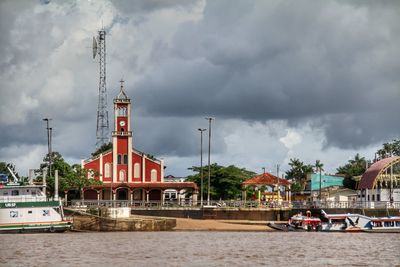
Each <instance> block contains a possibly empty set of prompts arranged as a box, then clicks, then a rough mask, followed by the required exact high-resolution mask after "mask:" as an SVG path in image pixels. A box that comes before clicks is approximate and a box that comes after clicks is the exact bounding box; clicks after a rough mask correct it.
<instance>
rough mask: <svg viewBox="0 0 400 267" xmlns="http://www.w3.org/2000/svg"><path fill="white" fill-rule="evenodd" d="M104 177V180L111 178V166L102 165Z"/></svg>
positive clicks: (108, 164)
mask: <svg viewBox="0 0 400 267" xmlns="http://www.w3.org/2000/svg"><path fill="white" fill-rule="evenodd" d="M104 177H105V178H110V177H111V164H110V163H109V162H107V163H106V164H105V165H104Z"/></svg>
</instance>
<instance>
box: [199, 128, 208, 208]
mask: <svg viewBox="0 0 400 267" xmlns="http://www.w3.org/2000/svg"><path fill="white" fill-rule="evenodd" d="M198 130H199V131H200V179H201V186H200V191H201V197H200V204H201V207H203V184H204V183H203V132H204V131H206V130H207V129H201V128H199V129H198Z"/></svg>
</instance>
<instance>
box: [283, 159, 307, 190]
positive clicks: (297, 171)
mask: <svg viewBox="0 0 400 267" xmlns="http://www.w3.org/2000/svg"><path fill="white" fill-rule="evenodd" d="M289 166H290V169H289V170H288V171H286V179H292V180H293V181H294V183H293V186H292V191H293V192H296V191H295V189H296V190H298V189H300V190H298V191H301V190H304V189H305V186H306V181H307V174H308V173H312V172H313V166H312V165H310V164H307V165H306V164H304V163H303V162H302V161H300V160H299V159H297V158H294V159H290V162H289ZM296 184H297V185H298V186H296ZM293 188H294V189H293Z"/></svg>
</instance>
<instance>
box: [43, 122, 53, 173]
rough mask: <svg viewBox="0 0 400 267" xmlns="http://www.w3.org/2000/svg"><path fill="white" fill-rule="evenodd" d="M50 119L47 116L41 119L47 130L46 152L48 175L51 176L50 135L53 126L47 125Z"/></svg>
mask: <svg viewBox="0 0 400 267" xmlns="http://www.w3.org/2000/svg"><path fill="white" fill-rule="evenodd" d="M51 120H52V119H49V118H44V119H43V121H45V122H46V130H47V154H48V155H49V176H51V163H52V155H51V154H52V150H51V139H52V138H51V137H52V130H53V128H51V127H49V124H50V121H51Z"/></svg>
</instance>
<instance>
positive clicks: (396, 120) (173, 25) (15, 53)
mask: <svg viewBox="0 0 400 267" xmlns="http://www.w3.org/2000/svg"><path fill="white" fill-rule="evenodd" d="M398 14H400V1H396V0H393V1H372V0H371V1H368V0H365V1H361V0H359V1H357V0H354V1H342V0H336V1H335V0H333V1H314V0H287V1H278V0H271V1H264V0H246V1H245V0H237V1H231V0H213V1H206V0H199V1H188V0H163V1H161V0H160V1H157V0H147V1H129V0H119V1H117V0H115V1H107V0H96V1H89V0H88V1H84V0H82V1H73V0H69V1H52V0H42V1H34V0H32V1H24V0H18V1H13V0H2V1H0V33H1V38H0V161H6V162H10V163H13V164H15V165H16V167H17V170H18V172H19V173H20V174H21V175H27V174H28V169H32V168H38V166H39V164H40V162H42V160H43V157H44V156H45V154H46V152H47V134H46V129H45V128H46V125H45V123H44V121H43V120H42V119H43V118H51V119H52V121H51V123H50V126H51V127H52V128H53V150H55V151H58V152H60V153H61V154H62V155H63V157H64V158H65V159H66V161H67V162H69V163H71V164H72V163H80V162H81V160H82V159H86V158H88V157H89V156H90V154H91V153H92V152H93V151H94V150H95V144H96V114H97V104H98V103H97V101H98V84H99V63H98V58H96V59H93V58H92V48H91V46H92V38H93V36H96V35H97V31H98V30H100V29H101V28H102V27H103V28H104V29H105V30H106V32H107V36H106V49H107V55H106V62H107V80H106V81H107V92H108V96H107V97H108V109H109V114H110V116H109V121H110V130H111V129H112V128H113V123H114V121H113V117H112V115H111V114H113V113H112V108H113V107H112V100H113V98H114V97H115V96H116V95H117V93H118V91H119V80H121V78H122V79H124V80H125V91H126V93H127V94H128V95H129V96H130V98H131V99H132V103H133V105H132V118H131V119H132V123H133V145H134V147H135V148H136V149H138V150H140V151H143V152H145V153H149V154H152V155H155V156H156V157H157V158H159V159H164V160H165V164H166V166H167V169H166V175H168V174H171V175H174V176H186V175H188V174H191V171H190V170H188V168H190V167H191V166H199V165H200V133H199V131H198V128H208V121H207V120H206V119H205V117H209V116H211V117H214V118H215V120H214V121H213V122H212V131H211V133H212V137H211V162H216V163H218V164H221V165H231V164H234V165H236V166H238V167H241V168H246V169H248V170H251V171H254V172H258V173H260V172H262V168H263V167H265V168H266V170H267V171H269V172H272V173H274V174H275V173H276V166H277V164H279V165H280V171H281V173H282V172H284V171H285V170H287V169H288V165H287V164H288V162H289V160H290V159H291V158H299V159H300V160H302V161H303V162H305V163H308V164H313V163H315V161H316V160H317V159H318V160H320V161H321V162H322V163H323V164H324V168H325V170H326V172H328V173H334V172H335V171H336V168H337V167H338V166H340V165H344V164H345V163H346V162H347V161H348V160H349V159H350V158H353V157H354V155H355V154H356V153H360V155H361V156H364V157H366V158H367V159H372V158H373V157H374V152H375V151H376V150H377V149H378V148H380V147H381V145H382V143H384V142H388V141H391V140H393V139H394V138H399V137H400V134H399V133H400V116H399V114H400V104H399V103H400V75H399V73H400V16H398ZM203 140H204V147H203V152H204V154H203V159H204V163H203V164H206V162H207V152H208V133H207V132H205V133H204V139H203Z"/></svg>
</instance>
